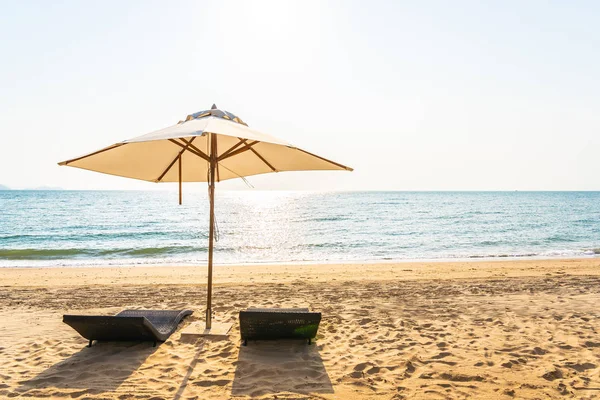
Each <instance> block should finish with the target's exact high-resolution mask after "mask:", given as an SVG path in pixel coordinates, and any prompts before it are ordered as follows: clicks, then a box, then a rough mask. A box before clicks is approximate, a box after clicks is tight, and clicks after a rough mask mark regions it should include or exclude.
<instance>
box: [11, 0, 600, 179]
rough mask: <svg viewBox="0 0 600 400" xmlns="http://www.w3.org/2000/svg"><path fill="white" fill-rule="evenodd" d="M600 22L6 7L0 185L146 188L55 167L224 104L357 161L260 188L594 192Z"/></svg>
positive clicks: (446, 14) (239, 9)
mask: <svg viewBox="0 0 600 400" xmlns="http://www.w3.org/2000/svg"><path fill="white" fill-rule="evenodd" d="M598 21H600V3H598V2H595V1H589V2H586V1H577V2H568V1H488V2H485V1H455V2H449V1H405V2H401V1H390V2H383V1H381V2H374V1H373V2H365V1H353V2H350V1H348V2H342V1H339V2H326V1H315V2H308V1H297V2H286V1H279V0H274V1H266V2H261V1H238V2H229V1H215V2H211V3H209V2H205V3H204V2H199V1H193V2H192V1H189V2H184V1H173V2H162V1H160V2H159V1H156V2H151V1H112V2H111V1H96V2H92V1H63V2H48V1H39V2H33V1H0V37H1V38H2V39H1V40H0V57H1V62H0V93H1V95H0V137H1V141H0V184H5V185H8V186H11V187H31V186H41V185H50V186H62V187H64V188H72V189H83V188H85V189H129V188H131V189H152V188H156V187H157V186H158V185H157V184H152V183H145V182H139V181H133V180H129V179H125V178H118V177H111V176H106V175H101V174H97V173H93V172H88V171H82V170H77V169H74V168H66V167H58V166H57V165H56V163H57V162H58V161H61V160H64V159H67V158H71V157H74V156H77V155H80V154H82V153H87V152H90V151H93V150H96V149H98V148H101V147H104V146H107V145H110V144H112V143H115V142H118V141H121V140H124V139H127V138H129V137H133V136H138V135H141V134H144V133H147V132H150V131H153V130H156V129H159V128H163V127H166V126H169V125H172V124H174V123H176V122H177V121H179V120H180V119H182V118H184V117H185V116H186V115H187V114H190V113H192V112H195V111H199V110H203V109H207V108H210V106H211V105H212V104H213V103H216V104H217V105H218V106H219V107H220V108H222V109H225V110H228V111H231V112H233V113H235V114H237V115H239V116H240V117H241V118H242V119H243V120H245V121H246V122H247V123H248V124H249V125H250V126H251V127H252V128H255V129H259V130H262V131H264V132H266V133H269V134H272V135H275V136H278V137H281V138H282V139H285V140H287V141H289V142H291V143H294V144H295V145H297V146H300V147H303V148H305V149H307V150H309V151H312V152H316V153H318V154H320V155H323V156H325V157H328V158H330V159H332V160H335V161H338V162H341V163H343V164H346V165H350V166H352V167H354V168H355V171H354V172H352V173H348V172H311V173H281V174H267V175H264V176H260V177H251V178H249V181H250V182H251V183H252V184H253V185H254V186H255V187H256V188H257V189H274V188H282V189H314V190H323V189H332V190H360V189H385V190H515V189H518V190H577V189H580V190H600V155H599V154H600V50H599V49H600V26H599V24H598ZM196 185H203V184H196ZM204 185H205V184H204ZM167 187H168V185H167ZM220 187H221V188H241V187H244V184H243V183H241V182H239V181H238V182H226V183H223V184H220ZM171 189H174V186H171Z"/></svg>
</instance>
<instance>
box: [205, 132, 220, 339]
mask: <svg viewBox="0 0 600 400" xmlns="http://www.w3.org/2000/svg"><path fill="white" fill-rule="evenodd" d="M209 157H210V171H209V174H210V175H209V176H210V178H209V180H210V184H209V189H208V192H209V197H210V227H209V233H208V288H207V290H206V291H207V294H206V329H211V328H212V275H213V274H212V270H213V240H214V234H215V167H216V161H217V160H216V159H217V137H216V135H215V134H214V133H211V134H210V155H209Z"/></svg>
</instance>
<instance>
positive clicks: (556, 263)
mask: <svg viewBox="0 0 600 400" xmlns="http://www.w3.org/2000/svg"><path fill="white" fill-rule="evenodd" d="M545 274H569V275H600V258H599V257H590V258H566V259H519V260H506V259H502V260H489V261H483V260H479V259H477V260H467V261H450V262H448V261H417V262H413V261H402V262H378V263H370V262H369V263H367V262H362V263H359V262H357V263H332V264H261V265H252V266H248V265H243V264H242V265H216V266H215V275H214V283H215V284H216V285H219V284H239V283H242V282H252V283H272V282H291V281H298V280H306V281H309V282H329V281H336V280H341V281H343V280H345V278H346V277H348V278H350V277H351V279H352V280H355V281H356V280H358V281H377V280H382V281H389V280H401V281H406V280H422V279H462V278H488V277H492V276H493V277H499V278H500V277H502V278H509V277H524V276H543V275H545ZM206 279H207V271H206V265H196V266H165V265H155V266H149V265H144V266H127V265H123V266H110V267H107V266H97V267H92V266H90V267H3V268H0V286H4V287H15V286H52V287H57V286H77V285H94V284H98V285H128V284H143V285H164V284H180V285H189V284H193V285H200V286H202V285H206Z"/></svg>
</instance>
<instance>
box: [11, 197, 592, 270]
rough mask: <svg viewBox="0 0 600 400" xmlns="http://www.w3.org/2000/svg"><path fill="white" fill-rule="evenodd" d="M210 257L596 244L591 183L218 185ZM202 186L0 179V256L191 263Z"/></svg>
mask: <svg viewBox="0 0 600 400" xmlns="http://www.w3.org/2000/svg"><path fill="white" fill-rule="evenodd" d="M216 216H217V223H218V228H219V229H218V231H219V241H218V242H217V243H216V247H215V261H216V262H217V263H218V264H254V263H280V262H283V263H288V262H291V263H301V262H357V261H394V260H421V259H440V260H442V259H482V258H508V257H518V258H521V257H595V256H598V255H600V192H344V193H333V192H322V193H321V192H318V193H317V192H275V191H273V192H261V191H240V192H225V191H217V201H216ZM207 230H208V202H207V199H206V193H205V192H202V193H189V194H188V195H186V196H185V198H184V204H183V205H181V206H180V205H178V204H177V194H176V193H173V192H140V191H16V190H13V191H0V266H4V267H7V266H54V265H132V264H173V265H186V264H202V263H205V262H206V257H207V237H208V231H207Z"/></svg>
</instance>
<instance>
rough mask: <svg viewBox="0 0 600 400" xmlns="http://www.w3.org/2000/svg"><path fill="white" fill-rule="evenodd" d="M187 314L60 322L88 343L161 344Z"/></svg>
mask: <svg viewBox="0 0 600 400" xmlns="http://www.w3.org/2000/svg"><path fill="white" fill-rule="evenodd" d="M191 313H192V311H191V310H174V311H171V310H125V311H121V312H120V313H118V314H117V315H115V316H101V315H63V322H64V323H65V324H67V325H69V326H71V327H72V328H73V329H75V330H76V331H77V332H79V334H80V335H81V336H83V337H84V338H86V339H87V340H89V341H90V342H89V344H88V347H92V342H93V341H94V340H107V341H121V340H123V341H135V340H142V341H151V342H154V346H156V342H164V341H165V340H167V339H168V338H169V336H171V334H172V333H173V332H175V330H176V329H177V325H178V324H179V322H181V320H182V319H183V318H184V317H185V316H187V315H190V314H191Z"/></svg>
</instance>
